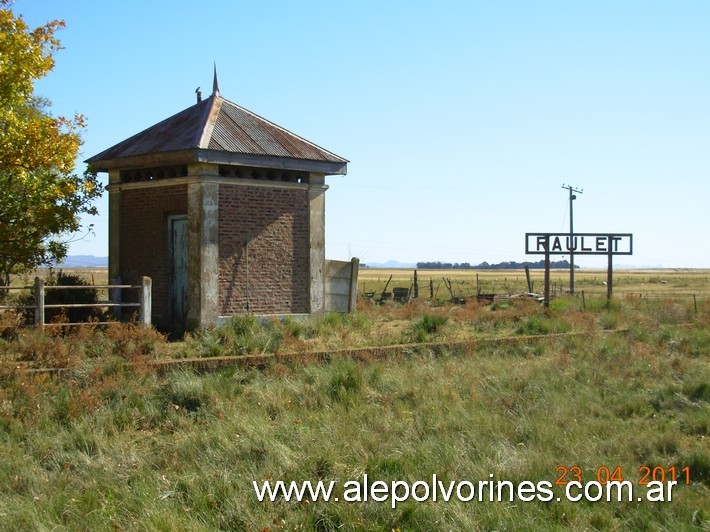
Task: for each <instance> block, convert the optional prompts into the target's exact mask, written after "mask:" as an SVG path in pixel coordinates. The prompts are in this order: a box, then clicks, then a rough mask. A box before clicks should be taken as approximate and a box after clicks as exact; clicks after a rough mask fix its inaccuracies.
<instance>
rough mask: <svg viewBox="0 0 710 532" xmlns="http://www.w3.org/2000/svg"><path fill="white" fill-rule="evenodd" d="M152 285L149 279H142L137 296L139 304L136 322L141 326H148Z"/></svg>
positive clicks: (151, 302)
mask: <svg viewBox="0 0 710 532" xmlns="http://www.w3.org/2000/svg"><path fill="white" fill-rule="evenodd" d="M152 284H153V282H152V280H151V278H150V277H143V283H142V285H141V288H140V293H139V296H138V298H139V301H140V304H141V306H140V313H139V316H138V321H139V323H140V324H141V325H147V326H150V318H151V307H152V305H153V301H152V294H151V288H152Z"/></svg>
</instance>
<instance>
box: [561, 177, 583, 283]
mask: <svg viewBox="0 0 710 532" xmlns="http://www.w3.org/2000/svg"><path fill="white" fill-rule="evenodd" d="M562 188H565V189H567V190H569V244H568V246H567V247H568V248H569V293H570V294H574V250H575V249H576V248H577V245H576V243H575V241H574V217H573V208H572V205H573V204H574V203H573V202H574V200H576V199H577V196H576V195H575V194H574V193H575V192H576V193H577V194H581V193H582V192H583V189H576V188H574V187H573V186H572V185H565V184H564V183H563V184H562Z"/></svg>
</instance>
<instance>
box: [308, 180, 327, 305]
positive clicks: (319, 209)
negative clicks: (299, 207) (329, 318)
mask: <svg viewBox="0 0 710 532" xmlns="http://www.w3.org/2000/svg"><path fill="white" fill-rule="evenodd" d="M309 183H310V184H309V186H308V202H309V235H310V242H309V243H310V264H309V277H310V313H311V314H320V313H322V312H324V311H325V191H326V190H328V187H327V185H325V175H323V174H311V176H310V180H309Z"/></svg>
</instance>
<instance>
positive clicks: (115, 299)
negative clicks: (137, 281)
mask: <svg viewBox="0 0 710 532" xmlns="http://www.w3.org/2000/svg"><path fill="white" fill-rule="evenodd" d="M109 284H110V285H112V284H116V285H120V284H123V283H122V282H121V278H120V277H114V278H112V279H111V280H110V281H109ZM108 298H109V300H110V301H111V303H123V294H122V292H121V289H120V288H110V289H109V296H108ZM111 314H112V315H113V317H114V319H116V320H120V319H121V307H111Z"/></svg>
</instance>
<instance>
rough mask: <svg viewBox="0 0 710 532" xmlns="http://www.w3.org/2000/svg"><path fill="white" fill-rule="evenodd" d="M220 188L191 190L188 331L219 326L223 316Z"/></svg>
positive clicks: (202, 184) (206, 186)
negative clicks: (218, 318) (219, 231)
mask: <svg viewBox="0 0 710 532" xmlns="http://www.w3.org/2000/svg"><path fill="white" fill-rule="evenodd" d="M218 211H219V185H218V184H217V183H206V182H203V181H196V182H193V183H190V184H189V185H188V187H187V220H188V222H187V223H188V235H187V253H188V266H187V277H188V279H187V323H186V324H185V325H186V327H187V329H188V330H194V329H197V328H198V327H205V326H207V325H212V324H214V323H216V321H217V316H218V315H219V275H218V273H219V246H218V238H219V235H218V229H219V222H218V219H219V218H218V215H219V212H218Z"/></svg>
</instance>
